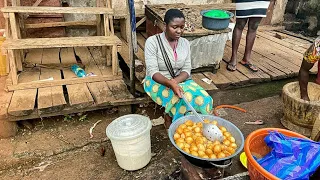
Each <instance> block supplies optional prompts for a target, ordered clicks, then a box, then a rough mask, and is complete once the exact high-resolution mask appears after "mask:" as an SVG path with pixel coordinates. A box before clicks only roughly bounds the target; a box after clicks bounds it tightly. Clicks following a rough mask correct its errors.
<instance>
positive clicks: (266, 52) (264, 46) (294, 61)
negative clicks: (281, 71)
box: [253, 38, 302, 73]
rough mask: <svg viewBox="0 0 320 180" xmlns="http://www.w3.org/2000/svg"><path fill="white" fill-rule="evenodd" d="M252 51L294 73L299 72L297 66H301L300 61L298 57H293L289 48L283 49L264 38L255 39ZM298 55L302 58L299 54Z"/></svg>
mask: <svg viewBox="0 0 320 180" xmlns="http://www.w3.org/2000/svg"><path fill="white" fill-rule="evenodd" d="M253 51H255V52H257V53H259V54H261V55H263V56H265V57H268V58H269V59H271V60H273V61H274V62H276V63H277V64H280V65H282V66H283V67H285V68H287V69H289V70H290V71H292V72H294V73H296V72H299V69H300V68H299V65H298V64H301V60H299V57H298V58H297V57H294V54H295V53H294V51H292V50H290V49H289V48H286V47H283V46H281V45H279V44H277V43H274V42H272V41H269V40H268V39H265V38H256V40H255V46H254V47H253ZM289 53H293V54H289ZM299 55H300V56H302V55H301V54H299Z"/></svg>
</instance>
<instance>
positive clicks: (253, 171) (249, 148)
mask: <svg viewBox="0 0 320 180" xmlns="http://www.w3.org/2000/svg"><path fill="white" fill-rule="evenodd" d="M269 131H278V132H280V133H282V134H284V135H286V136H290V137H298V138H306V137H305V136H303V135H301V134H298V133H295V132H292V131H289V130H285V129H279V128H264V129H259V130H256V131H254V132H252V133H251V134H249V136H248V137H247V139H246V141H245V144H244V151H245V153H246V156H247V165H248V171H249V176H250V179H251V180H264V179H268V180H278V179H279V178H277V177H276V176H274V175H273V174H271V173H269V172H268V171H266V170H265V169H264V168H263V167H262V166H260V164H258V162H257V161H256V160H254V158H253V155H254V156H255V157H257V158H262V157H264V156H265V155H267V154H268V153H269V152H270V151H271V148H269V147H268V146H267V145H266V143H265V142H264V138H265V137H266V136H267V135H268V134H269Z"/></svg>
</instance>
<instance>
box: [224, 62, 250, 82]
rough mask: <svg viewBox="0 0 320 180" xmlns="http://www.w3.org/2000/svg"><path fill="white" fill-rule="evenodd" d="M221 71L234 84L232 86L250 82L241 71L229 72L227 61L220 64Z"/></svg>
mask: <svg viewBox="0 0 320 180" xmlns="http://www.w3.org/2000/svg"><path fill="white" fill-rule="evenodd" d="M219 71H220V72H221V74H222V75H224V76H225V77H226V78H228V79H229V80H230V81H231V82H232V85H243V84H246V83H248V82H249V79H248V78H247V77H246V76H245V75H243V74H241V73H240V72H239V71H233V72H231V71H228V70H227V63H226V62H225V61H221V62H220V69H219Z"/></svg>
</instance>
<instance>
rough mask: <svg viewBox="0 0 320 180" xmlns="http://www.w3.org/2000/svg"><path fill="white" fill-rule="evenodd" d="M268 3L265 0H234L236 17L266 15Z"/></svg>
mask: <svg viewBox="0 0 320 180" xmlns="http://www.w3.org/2000/svg"><path fill="white" fill-rule="evenodd" d="M269 4H270V1H266V0H236V17H237V18H248V17H266V16H267V9H268V7H269Z"/></svg>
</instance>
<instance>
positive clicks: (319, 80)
mask: <svg viewBox="0 0 320 180" xmlns="http://www.w3.org/2000/svg"><path fill="white" fill-rule="evenodd" d="M316 83H317V84H319V85H320V61H319V62H318V75H317V79H316Z"/></svg>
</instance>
